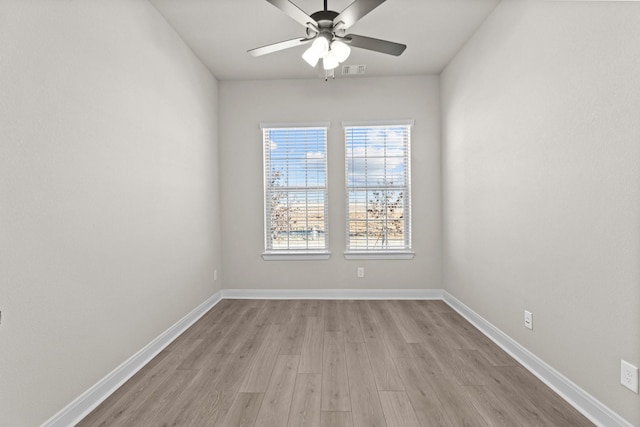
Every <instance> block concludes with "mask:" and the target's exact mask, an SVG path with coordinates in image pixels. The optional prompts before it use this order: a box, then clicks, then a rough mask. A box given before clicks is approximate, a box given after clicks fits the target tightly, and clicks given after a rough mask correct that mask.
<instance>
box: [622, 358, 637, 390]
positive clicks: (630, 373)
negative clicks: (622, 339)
mask: <svg viewBox="0 0 640 427" xmlns="http://www.w3.org/2000/svg"><path fill="white" fill-rule="evenodd" d="M620 384H622V385H623V386H625V387H626V388H628V389H629V390H631V391H632V392H634V393H636V394H637V393H638V368H637V367H635V366H633V365H632V364H631V363H629V362H625V361H624V360H622V361H621V363H620Z"/></svg>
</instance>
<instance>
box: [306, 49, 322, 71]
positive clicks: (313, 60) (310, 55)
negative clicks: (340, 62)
mask: <svg viewBox="0 0 640 427" xmlns="http://www.w3.org/2000/svg"><path fill="white" fill-rule="evenodd" d="M302 59H304V60H305V61H307V64H309V65H311V66H312V67H315V66H316V64H317V63H318V60H319V59H320V55H318V54H317V53H316V51H315V49H314V48H313V46H311V47H310V48H309V49H307V50H305V51H304V53H303V54H302Z"/></svg>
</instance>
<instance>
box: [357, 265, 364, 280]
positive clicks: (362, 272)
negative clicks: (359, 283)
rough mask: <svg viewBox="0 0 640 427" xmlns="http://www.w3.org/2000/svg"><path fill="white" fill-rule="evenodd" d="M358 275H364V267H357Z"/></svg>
mask: <svg viewBox="0 0 640 427" xmlns="http://www.w3.org/2000/svg"><path fill="white" fill-rule="evenodd" d="M358 277H360V278H362V277H364V267H358Z"/></svg>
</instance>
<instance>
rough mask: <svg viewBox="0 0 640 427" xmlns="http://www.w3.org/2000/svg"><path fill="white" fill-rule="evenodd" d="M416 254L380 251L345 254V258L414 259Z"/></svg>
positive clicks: (411, 252)
mask: <svg viewBox="0 0 640 427" xmlns="http://www.w3.org/2000/svg"><path fill="white" fill-rule="evenodd" d="M415 256H416V253H415V252H413V251H397V252H393V251H380V252H373V251H371V252H348V251H347V252H345V253H344V258H345V259H349V260H352V259H354V260H358V259H373V260H376V259H413V258H414V257H415Z"/></svg>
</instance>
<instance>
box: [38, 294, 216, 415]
mask: <svg viewBox="0 0 640 427" xmlns="http://www.w3.org/2000/svg"><path fill="white" fill-rule="evenodd" d="M221 299H222V292H221V291H219V292H216V293H215V294H214V295H212V296H211V297H210V298H208V299H207V300H206V301H205V302H203V303H202V304H200V305H199V306H198V307H196V308H195V309H194V310H193V311H191V313H189V314H187V315H186V316H185V317H183V318H182V319H180V320H179V321H178V322H177V323H175V324H174V325H173V326H171V327H170V328H169V329H167V330H166V331H164V332H163V333H162V334H160V335H159V336H158V337H157V338H156V339H154V340H153V341H151V342H150V343H149V344H147V345H146V346H145V347H144V348H142V349H141V350H140V351H138V352H137V353H136V354H134V355H133V356H131V357H130V358H129V359H128V360H126V361H125V362H124V363H122V364H121V365H120V366H118V367H117V368H116V369H114V370H113V371H111V372H110V373H109V374H108V375H107V376H106V377H104V378H103V379H101V380H100V381H98V382H97V383H96V384H94V385H93V386H92V387H91V388H90V389H88V390H87V391H85V392H84V393H82V394H81V395H80V396H78V397H77V398H76V399H75V400H74V401H73V402H71V403H70V404H68V405H67V406H66V407H64V408H63V409H62V410H60V412H58V413H57V414H55V415H54V416H53V417H51V418H50V419H48V420H47V421H45V422H44V424H42V426H41V427H68V426H73V425H76V424H77V423H78V422H80V420H82V419H83V418H84V417H86V416H87V415H88V414H89V413H90V412H91V411H93V410H94V409H95V408H96V407H97V406H98V405H99V404H100V403H102V402H103V401H104V400H105V399H106V398H107V397H109V396H110V395H111V394H112V393H113V392H115V391H116V390H117V389H118V388H119V387H120V386H121V385H122V384H124V383H125V382H126V381H127V380H128V379H129V378H131V377H132V376H133V375H134V374H135V373H136V372H138V371H139V370H140V369H141V368H142V367H143V366H144V365H146V364H147V363H149V362H150V361H151V359H153V358H154V357H155V356H156V355H157V354H158V353H160V352H161V351H162V350H163V349H164V348H165V347H166V346H168V345H169V344H170V343H171V342H172V341H173V340H174V339H176V338H177V337H178V336H179V335H180V334H181V333H183V332H184V331H186V330H187V329H188V328H189V327H190V326H191V325H193V324H194V323H195V322H196V321H197V320H198V319H200V318H201V317H202V316H203V315H204V314H205V313H206V312H207V311H209V310H210V309H211V308H212V307H213V306H214V305H216V304H217V303H218V302H219V301H220V300H221Z"/></svg>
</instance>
